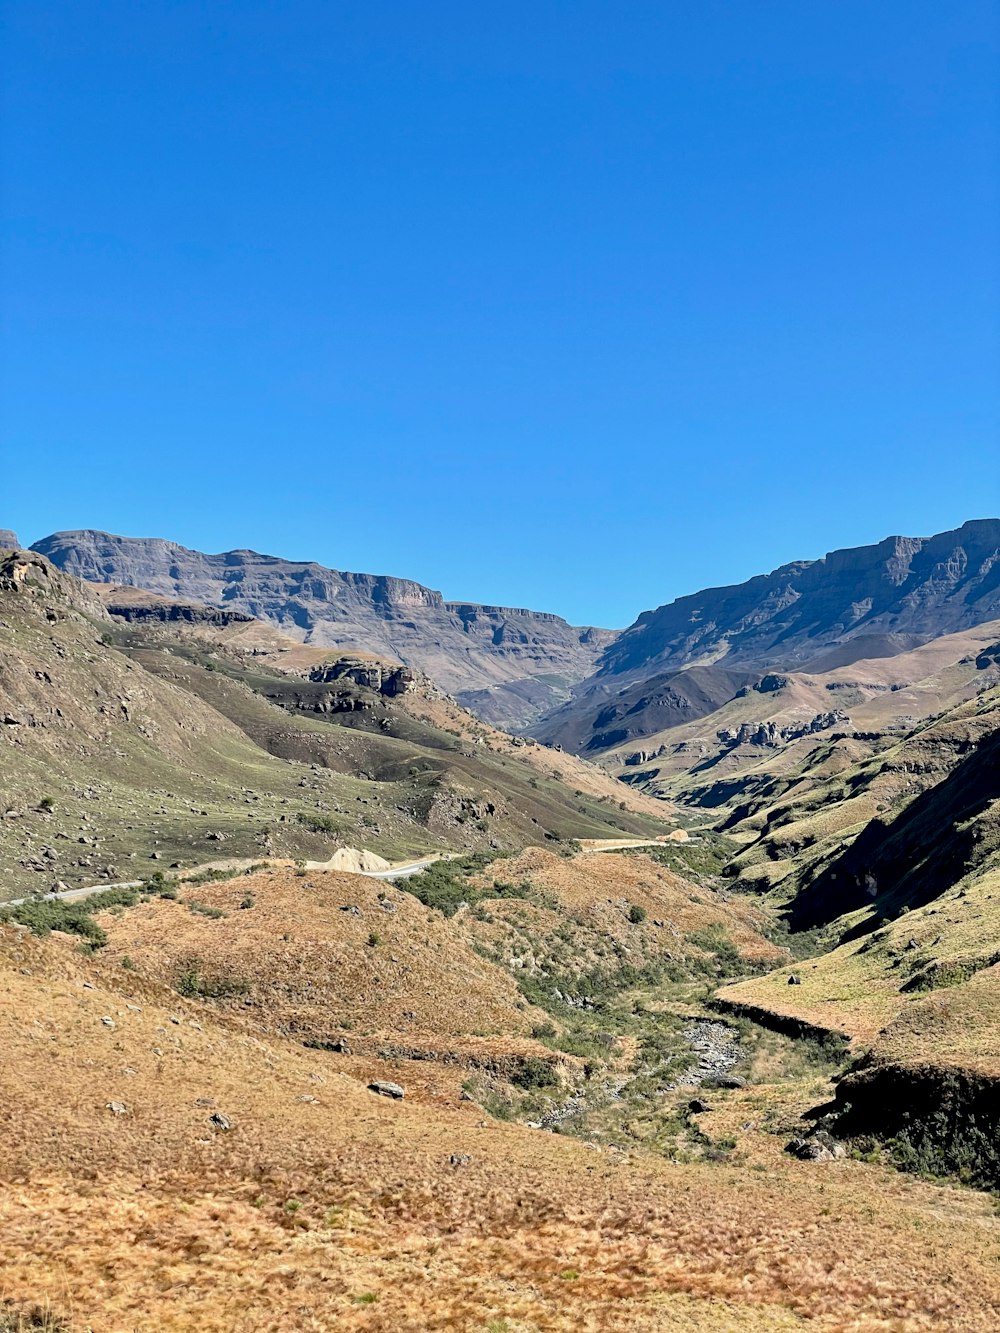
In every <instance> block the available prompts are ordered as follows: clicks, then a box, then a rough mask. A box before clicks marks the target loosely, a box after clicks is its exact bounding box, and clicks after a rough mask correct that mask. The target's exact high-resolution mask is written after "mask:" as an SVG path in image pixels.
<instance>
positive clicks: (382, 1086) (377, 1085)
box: [368, 1080, 406, 1102]
mask: <svg viewBox="0 0 1000 1333" xmlns="http://www.w3.org/2000/svg"><path fill="white" fill-rule="evenodd" d="M368 1091H369V1092H374V1093H377V1094H378V1096H379V1097H392V1098H393V1099H394V1100H395V1101H397V1102H398V1101H402V1099H403V1098H404V1097H405V1096H406V1091H405V1089H403V1088H401V1087H400V1086H399V1084H398V1083H383V1082H380V1081H378V1080H376V1082H374V1083H369V1084H368Z"/></svg>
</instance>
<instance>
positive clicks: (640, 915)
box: [628, 903, 647, 926]
mask: <svg viewBox="0 0 1000 1333" xmlns="http://www.w3.org/2000/svg"><path fill="white" fill-rule="evenodd" d="M646 915H647V913H646V909H645V907H640V906H639V904H638V903H629V908H628V919H629V921H631V923H632V925H633V926H641V925H642V923H643V922H644V921H645V919H646Z"/></svg>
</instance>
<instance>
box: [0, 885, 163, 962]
mask: <svg viewBox="0 0 1000 1333" xmlns="http://www.w3.org/2000/svg"><path fill="white" fill-rule="evenodd" d="M144 887H145V886H144ZM141 897H142V890H140V889H103V890H102V891H101V892H100V893H92V894H90V895H89V896H88V897H86V898H78V899H76V900H74V901H70V902H67V901H65V900H64V899H62V898H37V899H31V900H30V901H28V902H24V903H19V904H18V905H17V906H15V907H4V908H0V922H7V923H11V924H14V925H20V926H27V927H28V929H29V930H30V931H31V933H32V934H33V935H39V936H45V935H48V934H50V933H51V932H52V931H53V930H59V931H63V932H64V933H65V934H67V935H79V936H80V938H81V939H82V940H83V941H84V942H85V943H86V944H87V945H89V946H90V947H91V948H94V949H100V948H102V947H103V946H104V945H105V944H107V942H108V937H107V935H106V934H105V932H104V930H103V929H102V928H101V927H100V926H99V925H98V923H97V922H96V921H95V920H94V919H93V915H94V913H95V912H103V911H106V910H107V909H108V908H114V907H134V906H135V905H136V903H137V902H139V901H140V899H141Z"/></svg>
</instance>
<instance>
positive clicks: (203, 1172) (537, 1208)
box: [0, 909, 1000, 1333]
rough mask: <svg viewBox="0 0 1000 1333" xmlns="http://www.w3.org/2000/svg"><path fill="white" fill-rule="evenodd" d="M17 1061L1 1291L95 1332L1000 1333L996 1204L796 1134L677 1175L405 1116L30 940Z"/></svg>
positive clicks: (7, 1023)
mask: <svg viewBox="0 0 1000 1333" xmlns="http://www.w3.org/2000/svg"><path fill="white" fill-rule="evenodd" d="M253 910H257V909H253ZM247 915H252V913H241V918H242V917H245V916H247ZM210 924H221V925H225V924H226V923H225V922H221V923H210ZM105 1018H107V1019H110V1022H111V1024H113V1026H109V1025H108V1024H106V1023H104V1022H103V1021H102V1020H103V1019H105ZM0 1042H2V1049H3V1051H4V1075H5V1078H4V1089H3V1097H2V1099H0V1178H2V1180H3V1182H4V1188H3V1191H2V1193H0V1228H2V1235H3V1238H4V1247H3V1250H4V1259H3V1265H2V1282H0V1292H2V1294H3V1295H4V1296H5V1297H7V1298H8V1299H10V1300H12V1301H15V1302H38V1303H39V1304H42V1305H44V1304H45V1303H48V1304H49V1305H50V1307H51V1309H52V1310H53V1311H54V1312H55V1313H56V1314H58V1315H62V1316H65V1317H66V1319H67V1321H68V1322H69V1324H70V1326H71V1328H72V1329H73V1330H74V1333H81V1331H82V1330H83V1329H85V1328H88V1327H90V1328H92V1329H93V1330H94V1333H134V1330H143V1333H145V1331H146V1330H152V1329H155V1330H165V1331H166V1333H181V1331H184V1333H187V1331H188V1330H198V1333H258V1331H259V1330H265V1329H266V1330H270V1329H274V1330H277V1329H281V1330H283V1331H286V1333H298V1331H299V1330H303V1331H305V1330H311V1331H315V1333H318V1331H319V1330H329V1329H333V1328H336V1329H338V1330H339V1329H345V1330H348V1333H353V1330H375V1329H377V1330H382V1329H384V1330H390V1329H391V1330H412V1333H417V1331H418V1330H421V1331H422V1330H463V1331H464V1330H469V1331H470V1333H473V1331H482V1333H485V1331H486V1330H494V1331H495V1330H498V1329H509V1330H514V1331H515V1333H527V1331H528V1330H536V1331H538V1330H544V1331H546V1333H570V1330H573V1331H574V1333H575V1331H576V1330H590V1331H592V1333H603V1331H604V1330H608V1333H626V1331H627V1333H632V1331H633V1330H635V1331H637V1333H660V1331H661V1330H676V1329H690V1330H692V1333H709V1331H710V1330H711V1331H715V1330H727V1329H733V1330H747V1331H748V1333H749V1331H750V1330H755V1331H756V1330H761V1331H763V1330H770V1329H777V1330H781V1329H794V1328H800V1327H801V1328H815V1329H823V1330H843V1331H845V1333H846V1330H875V1329H883V1330H889V1329H894V1330H897V1333H902V1331H903V1330H905V1331H907V1333H910V1331H912V1333H916V1331H917V1330H936V1331H940V1333H944V1331H945V1330H949V1331H952V1330H953V1331H954V1333H985V1330H987V1329H992V1328H994V1327H996V1325H997V1319H998V1310H1000V1274H998V1272H997V1267H996V1254H997V1242H998V1239H1000V1237H998V1223H997V1221H996V1219H995V1217H994V1214H993V1212H992V1210H991V1208H990V1207H989V1205H988V1203H987V1201H986V1200H984V1199H983V1197H982V1196H980V1195H976V1194H973V1193H971V1192H958V1191H950V1190H945V1189H939V1188H934V1187H930V1186H927V1185H924V1184H921V1183H920V1182H916V1181H913V1180H909V1179H906V1178H903V1177H899V1176H895V1175H892V1174H890V1173H888V1172H885V1171H883V1170H881V1168H878V1167H874V1166H869V1165H864V1164H861V1163H853V1162H841V1163H833V1164H829V1165H828V1166H824V1165H810V1164H806V1163H798V1162H794V1161H791V1160H790V1159H787V1158H784V1157H782V1156H781V1154H780V1152H779V1147H780V1145H778V1144H777V1142H776V1141H775V1142H774V1143H771V1141H770V1140H764V1142H765V1147H766V1151H767V1152H768V1153H769V1154H770V1156H769V1157H768V1158H767V1160H766V1163H765V1165H766V1167H767V1170H766V1172H761V1171H759V1170H755V1169H754V1167H755V1165H758V1166H759V1165H760V1164H761V1163H760V1161H757V1162H756V1163H755V1162H750V1163H749V1164H748V1165H744V1166H716V1167H711V1166H675V1165H669V1164H667V1163H665V1162H662V1161H660V1160H657V1159H654V1158H651V1157H639V1156H636V1157H629V1156H627V1155H625V1154H621V1153H614V1152H608V1151H598V1150H595V1149H592V1148H589V1147H588V1146H587V1145H585V1144H581V1143H578V1142H575V1141H571V1140H567V1139H563V1138H560V1137H557V1136H553V1135H547V1134H542V1133H537V1132H533V1131H530V1130H526V1129H523V1128H521V1127H518V1126H514V1125H506V1124H502V1123H499V1122H494V1121H489V1120H484V1119H483V1117H482V1115H481V1113H480V1112H479V1111H478V1110H477V1109H476V1108H475V1107H473V1106H472V1105H471V1104H470V1103H467V1102H466V1103H463V1102H460V1101H458V1099H457V1097H455V1098H454V1099H453V1100H452V1102H451V1103H450V1104H448V1105H441V1104H439V1105H435V1106H433V1107H428V1106H426V1105H421V1104H419V1103H417V1104H413V1103H411V1101H410V1100H409V1099H408V1100H407V1101H404V1102H402V1103H396V1102H389V1101H387V1100H384V1099H382V1098H379V1097H376V1096H373V1095H372V1094H371V1093H369V1092H368V1091H366V1089H365V1086H364V1082H365V1081H366V1080H367V1078H370V1077H372V1076H373V1075H379V1074H382V1073H383V1072H384V1070H383V1068H382V1066H380V1065H379V1063H378V1062H377V1061H376V1060H374V1059H372V1060H371V1061H370V1062H369V1063H368V1067H367V1071H362V1070H361V1069H359V1070H358V1073H359V1075H360V1079H361V1081H359V1080H358V1079H355V1078H351V1077H347V1076H346V1075H345V1074H344V1073H343V1072H342V1070H343V1065H342V1064H341V1063H339V1057H337V1056H332V1055H326V1054H324V1053H322V1052H318V1051H304V1050H302V1049H301V1047H298V1046H296V1045H295V1044H293V1043H291V1042H286V1041H284V1040H282V1039H281V1038H279V1037H273V1038H272V1037H266V1036H263V1037H261V1036H255V1035H253V1034H252V1033H251V1032H248V1031H240V1030H239V1029H238V1028H237V1027H236V1026H235V1025H234V1024H233V1023H230V1022H224V1021H217V1020H215V1019H214V1017H213V1014H212V1012H211V1011H210V1010H209V1008H208V1006H206V1005H195V1004H193V1003H187V1002H185V1001H183V1000H179V999H175V998H174V997H172V996H171V995H169V994H168V993H167V992H165V991H163V990H161V989H160V988H158V987H157V986H156V984H155V983H153V982H149V981H142V980H140V979H137V978H136V977H134V976H133V975H132V974H130V973H129V972H127V971H126V970H124V969H122V968H121V967H120V966H119V965H116V964H114V963H113V962H112V961H108V960H102V961H95V960H93V959H88V958H84V957H82V956H80V955H79V954H78V953H76V952H75V951H74V950H73V947H72V943H71V942H70V941H67V940H63V939H58V938H55V937H53V938H52V939H51V940H48V941H35V940H32V939H30V938H27V937H25V936H23V935H22V934H20V933H19V932H16V931H14V930H13V929H10V928H6V929H4V930H3V931H2V932H0ZM401 1081H402V1082H403V1083H404V1084H408V1083H409V1069H407V1071H406V1073H404V1074H403V1075H402V1076H401ZM753 1095H757V1094H756V1093H754V1092H753V1091H752V1090H748V1093H747V1096H753ZM208 1101H211V1102H212V1103H214V1106H210V1105H208V1104H207V1102H208ZM109 1102H120V1103H121V1104H122V1105H123V1106H124V1107H125V1108H126V1110H125V1114H122V1115H116V1114H114V1113H113V1111H112V1110H110V1109H108V1105H107V1104H108V1103H109ZM216 1110H217V1111H219V1112H221V1113H222V1114H224V1115H225V1116H227V1117H229V1119H230V1120H231V1123H232V1128H231V1129H230V1130H229V1131H228V1132H220V1131H218V1130H215V1129H213V1128H212V1126H211V1124H210V1123H209V1117H210V1116H211V1115H212V1114H213V1112H214V1111H216ZM767 1145H770V1146H769V1147H768V1146H767ZM454 1153H467V1154H469V1156H470V1157H471V1161H470V1162H469V1163H468V1164H467V1165H464V1166H459V1167H456V1166H454V1165H452V1164H450V1162H449V1157H450V1155H451V1154H454Z"/></svg>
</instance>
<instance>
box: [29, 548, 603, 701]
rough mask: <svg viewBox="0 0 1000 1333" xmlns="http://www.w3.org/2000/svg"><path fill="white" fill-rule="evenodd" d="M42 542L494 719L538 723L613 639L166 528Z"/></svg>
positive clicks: (96, 571) (103, 576)
mask: <svg viewBox="0 0 1000 1333" xmlns="http://www.w3.org/2000/svg"><path fill="white" fill-rule="evenodd" d="M33 549H35V550H37V551H40V552H41V553H42V554H44V555H46V556H47V557H48V558H49V559H50V560H51V561H52V562H53V563H54V564H55V565H56V566H58V567H59V568H60V569H64V570H66V571H67V572H68V573H71V574H74V575H76V576H77V577H78V578H83V579H88V580H90V581H92V582H99V583H109V582H110V583H116V584H124V585H128V586H130V587H134V588H143V589H147V590H149V591H150V592H152V593H155V594H159V595H160V596H162V597H164V598H167V599H168V600H171V601H173V602H177V601H178V600H181V601H196V602H201V603H206V604H208V605H209V606H213V607H218V608H224V609H225V610H226V611H229V612H235V613H238V614H242V615H248V616H254V617H256V618H257V619H260V620H264V621H267V622H268V623H270V624H271V625H274V626H276V627H277V628H279V629H280V630H282V631H283V632H284V633H286V634H288V635H290V636H292V637H294V638H297V639H300V640H302V641H304V642H306V643H310V644H318V645H327V644H329V645H335V646H337V647H338V648H343V649H355V650H360V651H363V652H369V653H375V654H377V655H379V656H385V657H388V658H391V659H394V660H396V661H399V662H402V663H403V664H404V665H405V666H411V667H416V668H418V669H419V670H421V671H423V672H424V673H425V674H426V675H428V676H429V677H430V678H431V679H432V680H433V681H434V682H435V683H436V684H437V685H439V686H441V687H442V688H443V689H445V690H447V691H448V692H449V693H451V694H454V695H455V696H456V697H457V698H458V699H459V701H460V702H463V703H465V704H466V705H467V706H470V707H472V708H473V709H475V711H477V712H478V713H479V714H480V715H481V716H483V717H485V718H487V719H488V720H491V721H494V722H497V723H500V724H502V725H505V726H507V727H517V726H523V725H527V724H528V723H530V722H531V720H532V719H533V718H535V717H537V716H538V715H539V714H540V713H541V712H542V711H544V710H546V709H549V708H551V707H552V706H553V705H554V704H557V703H559V702H560V701H562V700H564V699H566V698H567V697H568V695H569V691H570V688H571V686H572V685H573V684H575V683H576V682H577V681H580V680H582V679H583V678H584V677H585V676H587V675H588V674H589V673H590V672H591V671H592V670H593V669H594V667H595V665H596V663H597V660H598V657H599V655H600V653H601V651H602V650H603V649H604V648H605V647H607V645H608V643H609V642H610V641H611V640H612V639H613V638H614V633H613V632H612V631H609V630H600V629H593V628H590V627H584V628H578V627H574V626H572V625H569V624H567V623H566V621H564V620H562V619H561V618H560V617H559V616H555V615H551V614H547V613H543V612H536V611H530V610H524V609H521V608H514V607H499V606H479V605H475V604H473V603H466V602H446V601H445V600H444V599H443V598H442V596H441V594H440V593H439V592H435V591H433V590H432V589H430V588H425V587H424V586H423V585H422V584H419V583H414V582H412V581H410V580H407V579H401V578H392V577H389V576H385V575H374V574H357V573H349V572H344V571H341V570H335V569H327V568H326V567H324V566H323V565H319V564H315V563H312V562H300V561H291V560H283V559H280V558H278V557H276V556H269V555H261V554H259V553H258V552H256V551H248V550H238V551H226V552H224V553H222V554H220V555H207V554H205V553H203V552H200V551H192V550H188V549H187V548H185V547H183V546H178V545H177V544H176V543H174V542H168V541H163V540H160V539H158V538H130V537H117V536H113V535H111V534H109V533H103V532H89V531H84V532H62V533H56V534H54V535H52V536H50V537H46V538H45V539H44V540H42V541H40V542H37V543H36V544H35V546H34V548H33Z"/></svg>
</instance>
